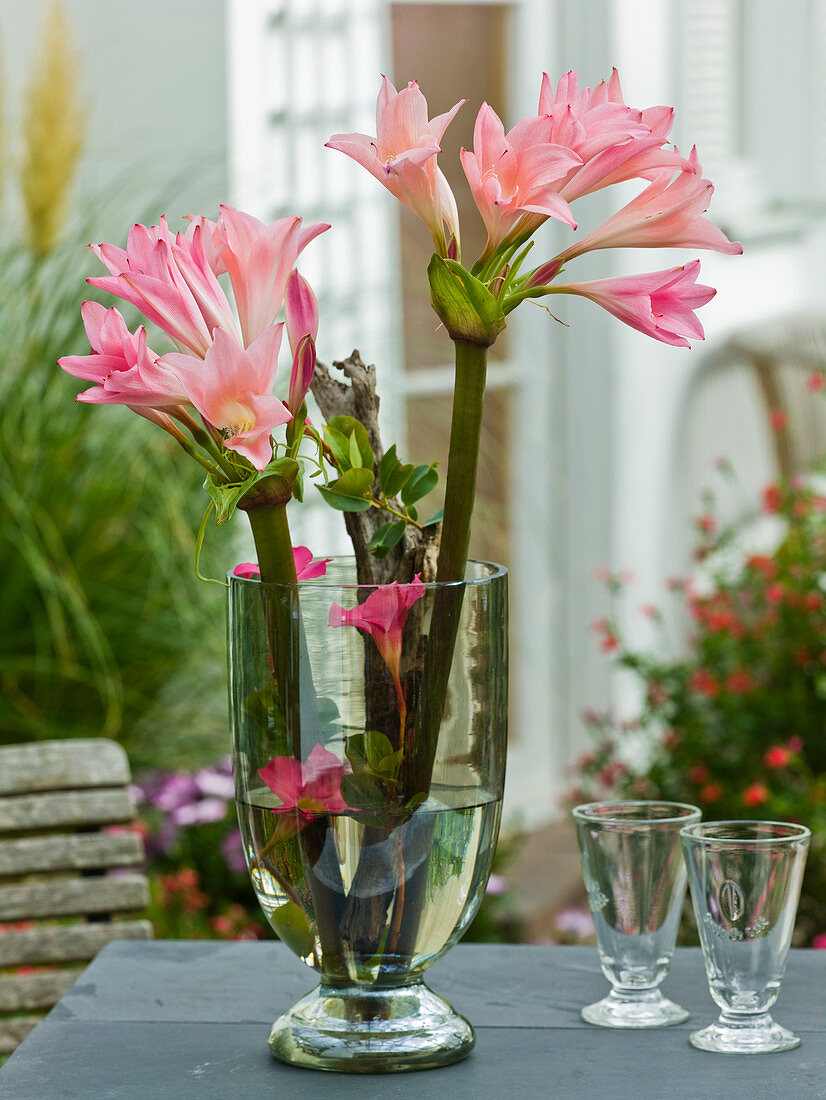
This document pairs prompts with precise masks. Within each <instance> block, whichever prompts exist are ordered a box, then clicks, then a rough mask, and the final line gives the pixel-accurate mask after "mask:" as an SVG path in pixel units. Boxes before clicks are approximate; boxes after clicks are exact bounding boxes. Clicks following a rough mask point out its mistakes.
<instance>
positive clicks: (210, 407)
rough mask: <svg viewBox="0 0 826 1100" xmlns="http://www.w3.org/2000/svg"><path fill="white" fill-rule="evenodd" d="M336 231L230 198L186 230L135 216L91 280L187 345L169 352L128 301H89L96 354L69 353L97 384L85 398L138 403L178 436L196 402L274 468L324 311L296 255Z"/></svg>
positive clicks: (66, 364)
mask: <svg viewBox="0 0 826 1100" xmlns="http://www.w3.org/2000/svg"><path fill="white" fill-rule="evenodd" d="M326 229H329V226H328V225H326V224H323V223H316V224H313V225H309V226H307V227H306V228H304V227H302V223H301V219H300V218H297V217H287V218H281V219H280V220H279V221H276V222H274V223H273V224H272V225H265V224H264V223H263V222H260V221H259V220H258V219H257V218H253V217H251V216H250V215H249V214H244V213H242V212H241V211H239V210H235V209H233V208H232V207H231V206H222V207H221V215H220V217H219V219H218V221H217V222H211V221H209V220H208V219H207V218H204V217H195V218H192V219H191V221H190V226H189V228H188V229H187V231H186V232H185V233H180V232H179V233H176V234H173V233H172V232H171V231H170V229H169V228H168V226H167V224H166V221H165V219H163V218H161V222H160V225H153V226H151V227H149V228H147V227H146V226H143V225H135V226H133V228H132V229H131V231H130V233H129V237H128V240H127V245H126V248H125V249H123V248H119V247H117V246H116V245H112V244H101V245H92V246H91V248H92V251H93V252H94V253H95V255H96V256H97V257H98V258H99V259H100V260H101V262H102V263H103V264H104V266H105V267H106V268H108V270H109V274H108V275H103V276H99V277H95V278H90V279H89V280H88V282H89V283H90V284H91V285H92V286H95V287H97V288H98V289H101V290H106V291H108V292H110V293H111V294H114V295H115V296H116V297H118V298H121V299H122V300H123V301H125V302H128V303H130V304H131V305H132V306H134V307H136V308H137V309H138V310H139V311H140V312H141V313H142V314H143V316H144V317H145V318H146V319H147V321H150V322H151V323H153V324H155V325H157V326H158V328H160V329H161V330H162V331H163V332H164V333H165V335H166V336H167V337H168V338H169V339H170V340H171V342H172V343H173V344H174V345H175V346H176V347H177V348H178V350H177V351H173V352H168V353H166V354H165V355H158V354H157V353H156V352H154V351H152V350H151V349H150V348H149V347H148V346H147V341H146V331H145V329H144V327H143V326H140V327H139V328H138V329H137V331H136V332H135V333H132V332H130V330H129V329H128V328H127V325H126V322H125V321H124V319H123V317H122V316H121V314H120V312H119V311H118V310H117V309H115V308H111V309H106V308H105V307H104V306H102V305H100V304H99V303H97V302H85V303H84V305H83V309H82V316H83V323H84V325H85V328H86V333H87V336H88V338H89V343H90V345H91V349H92V354H91V355H69V356H64V358H62V359H61V360H60V361H59V362H60V366H61V367H63V369H64V370H65V371H67V372H68V373H69V374H73V375H75V376H76V377H78V378H83V379H86V380H87V381H89V382H94V383H95V385H94V386H92V388H91V389H88V390H85V391H84V392H83V393H81V394H79V396H78V400H80V401H89V402H93V403H98V404H120V405H128V406H129V407H130V408H133V409H134V410H135V411H136V412H140V413H141V414H142V415H144V416H147V417H148V418H149V419H151V420H154V421H155V422H156V423H159V424H160V425H161V426H163V427H165V428H167V430H170V431H172V432H173V434H174V433H175V429H174V427H173V425H172V423H171V421H170V417H174V418H176V419H181V420H183V422H184V423H189V422H190V421H188V413H187V412H186V408H185V407H186V406H190V407H193V408H194V409H196V410H197V412H198V413H199V414H200V416H201V418H202V419H203V421H204V423H205V425H206V426H207V428H208V430H210V431H211V432H212V433H213V434H215V435H216V436H217V437H218V438H220V440H221V442H222V443H223V444H224V445H225V446H226V447H228V448H229V449H230V450H233V451H236V452H237V453H238V454H240V455H242V456H244V458H246V459H248V460H249V462H251V463H252V464H253V466H254V467H255V468H256V469H258V470H263V469H264V468H265V467H266V466H267V464H268V463H269V461H270V460H271V458H272V443H271V440H270V433H271V432H272V431H273V429H274V428H276V427H278V426H279V425H281V424H285V423H286V422H287V421H289V420H290V419H291V418H292V417H293V416H295V415H296V413H297V412H298V410H299V409H300V407H301V404H302V402H303V401H304V397H305V395H306V393H307V390H308V388H309V385H310V379H311V378H312V372H313V369H314V367H315V337H316V334H317V330H318V309H317V306H316V303H315V297H314V295H313V293H312V290H311V289H310V287H309V285H308V284H307V282H306V280H304V279H303V278H302V277H301V275H299V273H298V272H297V271H296V270H295V264H296V261H297V259H298V257H299V255H300V253H301V252H302V251H303V249H304V248H305V247H306V246H307V245H308V244H309V243H310V241H312V240H313V238H314V237H317V236H318V235H319V234H320V233H323V232H324V231H325V230H326ZM222 274H226V275H227V277H228V279H229V283H230V286H231V287H232V292H233V296H234V299H235V307H236V310H237V319H236V314H235V312H234V311H233V308H232V306H231V304H230V300H229V298H228V297H227V294H226V293H225V291H224V289H223V287H222V286H221V283H220V282H219V281H218V276H219V275H222ZM282 305H284V307H285V314H286V325H287V333H288V336H289V340H290V346H291V348H292V350H293V369H292V375H291V379H290V395H289V400H288V402H287V403H286V405H285V403H284V402H282V401H281V400H279V399H278V398H277V397H276V396H275V395H274V394H273V392H272V391H273V385H274V383H275V373H276V366H277V360H278V353H279V349H280V346H281V337H282V330H283V327H284V323H283V322H276V317H277V315H278V313H279V311H280V310H281V307H282Z"/></svg>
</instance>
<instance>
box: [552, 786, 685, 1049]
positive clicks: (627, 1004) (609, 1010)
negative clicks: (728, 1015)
mask: <svg viewBox="0 0 826 1100" xmlns="http://www.w3.org/2000/svg"><path fill="white" fill-rule="evenodd" d="M573 814H574V820H575V821H576V827H577V838H578V840H579V847H580V851H581V853H582V873H583V876H584V878H585V886H586V888H587V890H588V902H589V904H590V906H591V912H592V913H593V916H594V925H595V928H596V934H597V946H598V948H599V961H600V965H601V966H602V972H603V974H605V977H606V978H607V979H608V981H609V982H610V983H611V987H612V988H611V992H610V993H609V994H608V996H607V997H605V998H603V1000H601V1001H597V1002H596V1004H592V1005H588V1006H587V1007H586V1008H583V1010H582V1017H583V1019H584V1020H587V1021H588V1023H591V1024H599V1025H600V1026H602V1027H626V1028H643V1027H666V1026H668V1025H670V1024H679V1023H682V1021H683V1020H686V1019H688V1012H686V1010H685V1009H684V1008H681V1007H680V1005H676V1004H674V1003H673V1002H672V1001H669V1000H668V998H667V997H664V996H663V995H662V993H661V992H660V990H659V985H660V982H662V980H663V978H664V977H665V975H666V974H667V973H668V967H669V964H670V963H671V956H672V955H673V954H674V944H675V942H676V939H677V927H678V925H679V923H680V910H681V908H682V903H683V898H684V897H685V882H686V871H685V864H684V862H683V859H682V856H681V851H680V830H681V829H682V827H683V826H684V825H687V824H688V823H689V822H696V821H699V820H700V811H699V810H698V809H697V807H696V806H689V805H687V804H686V803H683V802H653V801H643V800H640V801H633V802H590V803H587V804H586V805H583V806H577V807H576V809H575V810H574V811H573Z"/></svg>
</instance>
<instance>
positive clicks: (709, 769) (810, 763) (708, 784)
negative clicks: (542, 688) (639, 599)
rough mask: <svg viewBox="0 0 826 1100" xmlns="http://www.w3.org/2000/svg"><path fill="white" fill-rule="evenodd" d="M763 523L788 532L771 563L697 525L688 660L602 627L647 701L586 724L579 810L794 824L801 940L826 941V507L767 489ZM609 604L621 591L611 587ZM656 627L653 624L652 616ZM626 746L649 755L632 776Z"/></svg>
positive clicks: (617, 584) (825, 501)
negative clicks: (604, 807) (611, 802)
mask: <svg viewBox="0 0 826 1100" xmlns="http://www.w3.org/2000/svg"><path fill="white" fill-rule="evenodd" d="M763 507H764V512H767V513H771V514H772V515H773V516H774V517H775V522H776V523H778V524H779V526H780V527H781V529H782V534H781V535H779V536H778V541H777V545H776V547H775V549H774V550H773V551H772V552H770V553H760V554H755V553H752V554H747V553H742V552H741V553H738V552H737V543H736V538H737V532H736V531H734V530H733V529H727V530H724V531H723V532H722V533H720V534H718V533H717V532H716V521H715V518H714V516H713V515H712V514H711V513H708V512H707V513H706V514H704V515H702V516H700V517H699V518H698V520H697V528H698V531H699V532H700V541H699V544H698V546H697V548H696V550H695V558H696V559H697V560H699V561H702V562H703V563H704V569H705V577H704V578H703V581H702V583H699V582H698V583H691V582H688V581H682V580H679V581H672V582H670V587H671V589H672V591H674V592H675V593H677V594H678V595H679V596H680V597H681V598H682V599H683V600H684V603H685V608H686V611H687V613H688V616H689V618H690V620H691V621H692V634H691V637H690V640H689V644H688V649H687V652H686V654H685V655H684V656H680V657H674V658H669V657H668V656H667V652H668V648H667V645H666V644H665V640H664V643H663V644H662V645H659V646H658V647H657V648H656V650H655V651H654V652H653V653H647V652H638V651H636V650H633V649H630V648H629V647H627V646H626V645H625V644H624V643H623V640H622V636H621V632H620V629H619V626H618V622H617V618H616V615H615V614H612V615H611V617H610V618H607V619H605V620H601V621H600V622H599V623H597V624H595V626H596V628H597V630H598V632H599V634H600V636H601V639H602V648H603V650H604V651H605V652H607V653H610V654H612V655H613V659H614V660H615V662H616V663H617V664H618V665H619V666H620V667H622V668H624V669H628V670H630V671H631V672H632V673H634V674H635V675H636V676H637V678H638V679H639V682H640V684H641V686H642V688H643V694H644V703H643V706H642V709H641V712H640V714H639V715H638V717H637V718H636V719H634V720H632V721H630V722H624V723H617V722H616V721H615V720H614V719H613V718H612V717H611V716H610V715H606V714H599V713H596V712H586V720H587V721H588V722H589V724H590V725H591V726H592V728H593V730H594V732H595V734H596V736H597V747H596V749H595V751H594V752H592V753H588V754H586V756H585V757H584V758H583V759H582V760H581V761H580V767H579V776H578V782H577V787H576V789H575V790H574V791H572V792H571V795H570V797H571V799H572V800H576V801H580V800H585V799H589V800H590V799H592V798H602V797H612V796H616V795H620V796H622V797H637V798H640V797H642V798H666V799H671V800H676V801H682V802H690V803H694V804H696V805H698V806H700V807H701V808H702V810H703V816H704V817H705V818H706V819H725V818H744V817H745V818H762V819H772V820H781V821H783V820H786V821H797V822H800V823H802V824H805V825H807V826H808V827H809V828H810V829H811V830H812V845H811V851H810V855H809V861H808V867H807V872H806V878H805V882H804V887H803V895H802V897H801V903H800V909H799V922H798V934H799V936H800V937H801V938H803V939H805V940H806V941H809V940H811V939H812V937H814V936H815V935H819V934H823V933H824V932H826V859H824V856H826V739H824V737H823V730H824V729H826V692H825V691H824V686H826V685H824V669H825V668H826V591H825V590H824V577H826V497H823V496H821V495H819V493H818V491H817V489H816V488H815V487H813V485H811V484H804V485H800V486H796V487H791V486H786V485H772V486H769V488H768V489H767V490H766V491H765V493H764V502H763ZM607 585H608V589H609V593H610V594H611V596H612V599H614V598H615V597H616V596H617V595H619V593H620V590H621V589H622V587H623V584H622V582H621V580H620V579H619V578H618V577H616V576H613V577H610V578H608V581H607ZM645 610H646V612H647V614H648V615H649V617H650V618H651V619H652V620H653V621H654V622H655V623H659V618H660V617H659V612H657V611H656V609H654V608H647V609H645ZM629 738H633V739H635V740H637V741H639V739H643V741H644V743H647V744H648V747H649V755H648V758H647V760H646V761H645V762H644V764H643V765H641V766H640V765H636V766H631V764H629V757H628V754H627V753H626V752H625V751H624V750H625V747H626V744H627V742H628V740H629Z"/></svg>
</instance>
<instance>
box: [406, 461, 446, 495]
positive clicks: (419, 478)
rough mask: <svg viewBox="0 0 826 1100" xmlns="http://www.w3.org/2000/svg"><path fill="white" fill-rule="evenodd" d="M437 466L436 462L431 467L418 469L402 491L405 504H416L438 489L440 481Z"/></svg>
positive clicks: (418, 467)
mask: <svg viewBox="0 0 826 1100" xmlns="http://www.w3.org/2000/svg"><path fill="white" fill-rule="evenodd" d="M436 466H437V463H435V462H434V463H433V464H432V465H431V466H417V467H416V469H415V470H414V471H413V473H412V474H411V475H410V478H409V479H408V482H407V484H406V485H405V486H404V488H403V489H402V500H403V501H404V503H405V504H415V503H416V501H417V500H421V498H422V497H424V496H427V494H428V493H429V492H430V491H431V490H432V489H434V488H435V487H436V484H437V483H438V481H439V475H438V473H437V472H436Z"/></svg>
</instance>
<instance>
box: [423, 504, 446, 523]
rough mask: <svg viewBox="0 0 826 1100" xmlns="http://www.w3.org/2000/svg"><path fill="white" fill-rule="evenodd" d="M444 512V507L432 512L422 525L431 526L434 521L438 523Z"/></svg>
mask: <svg viewBox="0 0 826 1100" xmlns="http://www.w3.org/2000/svg"><path fill="white" fill-rule="evenodd" d="M444 514H445V510H444V508H440V509H439V511H438V512H434V513H433V515H432V516H431V517H430V519H426V520H425V521H424V523H423V524H422V527H432V526H433V524H434V523H440V522H441V520H442V516H443V515H444Z"/></svg>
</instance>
